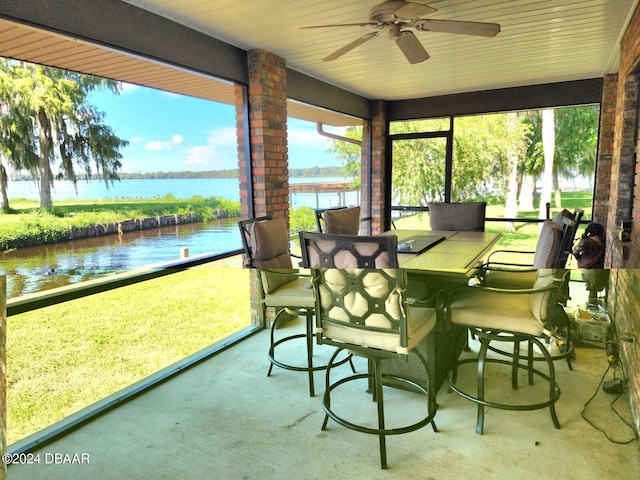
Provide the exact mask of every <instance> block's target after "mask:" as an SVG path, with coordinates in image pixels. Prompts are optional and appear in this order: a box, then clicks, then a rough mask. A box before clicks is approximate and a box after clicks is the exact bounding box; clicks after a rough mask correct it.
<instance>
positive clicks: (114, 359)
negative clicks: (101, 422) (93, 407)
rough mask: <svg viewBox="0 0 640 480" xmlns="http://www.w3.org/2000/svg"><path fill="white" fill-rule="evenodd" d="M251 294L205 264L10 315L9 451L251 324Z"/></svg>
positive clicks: (245, 280)
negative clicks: (49, 426)
mask: <svg viewBox="0 0 640 480" xmlns="http://www.w3.org/2000/svg"><path fill="white" fill-rule="evenodd" d="M249 290H250V289H249V271H248V270H244V269H241V268H230V267H211V266H202V267H196V268H192V269H190V270H187V271H184V272H180V273H176V274H173V275H169V276H165V277H161V278H158V279H155V280H151V281H148V282H144V283H142V284H137V285H132V286H128V287H124V288H119V289H116V290H112V291H109V292H105V293H100V294H96V295H92V296H88V297H84V298H82V299H78V300H74V301H70V302H66V303H63V304H60V305H54V306H50V307H46V308H43V309H40V310H36V311H33V312H30V313H24V314H20V315H15V316H11V317H9V318H8V319H7V418H8V426H7V439H8V443H13V442H15V441H17V440H19V439H21V438H23V437H25V436H26V435H29V434H31V433H34V432H36V431H38V430H40V429H42V428H44V427H46V426H48V425H50V424H52V423H54V422H56V421H58V420H61V419H63V418H65V417H66V416H69V415H70V414H72V413H74V412H76V411H78V410H80V409H82V408H84V407H86V406H88V405H90V404H91V403H94V402H96V401H98V400H100V399H102V398H104V397H106V396H108V395H110V394H111V393H114V392H116V391H118V390H121V389H122V388H124V387H126V386H128V385H131V384H133V383H135V382H136V381H138V380H141V379H143V378H145V377H147V376H149V375H151V374H153V373H154V372H157V371H159V370H161V369H162V368H164V367H166V366H168V365H170V364H172V363H175V362H176V361H178V360H181V359H183V358H185V357H187V356H188V355H190V354H192V353H194V352H197V351H198V350H201V349H202V348H204V347H206V346H208V345H211V344H212V343H214V342H216V341H218V340H221V339H222V338H224V337H226V336H228V335H230V334H232V333H234V332H236V331H238V330H240V329H242V328H244V327H246V326H248V325H249V324H250V318H251V315H250V311H249V308H250V302H249Z"/></svg>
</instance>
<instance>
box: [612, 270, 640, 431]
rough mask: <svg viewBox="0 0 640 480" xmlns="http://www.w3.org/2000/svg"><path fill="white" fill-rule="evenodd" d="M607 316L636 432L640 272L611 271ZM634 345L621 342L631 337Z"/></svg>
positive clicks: (639, 409)
mask: <svg viewBox="0 0 640 480" xmlns="http://www.w3.org/2000/svg"><path fill="white" fill-rule="evenodd" d="M608 300H609V313H610V314H611V318H612V319H613V322H614V325H615V329H616V338H617V339H618V347H619V351H620V358H621V359H622V361H623V364H624V366H625V370H626V372H627V373H628V374H629V394H630V400H631V409H632V411H633V417H634V419H635V423H636V429H637V430H638V431H640V345H637V342H638V340H640V270H638V269H613V270H611V279H610V288H609V298H608ZM634 336H635V341H634V343H629V342H626V341H624V339H625V338H629V337H634Z"/></svg>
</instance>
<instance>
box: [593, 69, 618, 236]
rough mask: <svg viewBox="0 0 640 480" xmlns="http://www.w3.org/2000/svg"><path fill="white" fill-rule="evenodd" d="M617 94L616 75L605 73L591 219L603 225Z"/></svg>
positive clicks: (609, 182) (607, 197)
mask: <svg viewBox="0 0 640 480" xmlns="http://www.w3.org/2000/svg"><path fill="white" fill-rule="evenodd" d="M617 95H618V76H617V75H607V76H606V77H605V79H604V85H603V89H602V103H601V107H600V138H599V139H598V164H597V170H596V184H595V201H594V205H593V221H594V222H597V223H601V224H603V225H606V224H607V220H608V217H609V209H610V208H611V204H610V199H611V167H612V160H613V138H614V131H615V125H616V97H617Z"/></svg>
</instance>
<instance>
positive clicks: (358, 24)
mask: <svg viewBox="0 0 640 480" xmlns="http://www.w3.org/2000/svg"><path fill="white" fill-rule="evenodd" d="M375 25H376V24H375V23H373V22H362V23H333V24H331V25H310V26H308V27H300V30H305V29H309V28H327V27H371V26H375Z"/></svg>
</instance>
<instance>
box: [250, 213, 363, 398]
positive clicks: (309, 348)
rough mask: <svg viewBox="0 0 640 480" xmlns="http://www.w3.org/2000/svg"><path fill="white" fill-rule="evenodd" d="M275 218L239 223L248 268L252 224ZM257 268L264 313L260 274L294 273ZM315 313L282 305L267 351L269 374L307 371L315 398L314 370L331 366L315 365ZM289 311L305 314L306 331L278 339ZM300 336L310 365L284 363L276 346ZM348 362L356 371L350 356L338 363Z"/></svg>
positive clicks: (296, 314) (263, 305) (276, 317)
mask: <svg viewBox="0 0 640 480" xmlns="http://www.w3.org/2000/svg"><path fill="white" fill-rule="evenodd" d="M271 219H272V217H271V216H268V215H267V216H263V217H258V218H252V219H247V220H240V221H239V222H238V227H239V228H240V236H241V238H242V245H243V247H244V251H245V262H244V263H245V265H246V267H247V268H255V267H254V266H253V263H252V262H253V260H252V258H253V257H252V251H251V246H250V244H249V238H248V237H249V236H250V233H249V230H248V226H249V225H251V224H252V223H254V222H259V221H265V220H271ZM256 270H258V275H257V278H258V290H259V292H260V310H261V312H264V309H265V308H266V307H267V305H266V303H265V300H266V297H267V294H266V292H265V288H264V285H263V282H262V275H261V274H260V272H264V273H266V274H268V275H273V276H287V277H290V276H292V275H293V274H292V273H291V272H286V273H284V272H282V271H278V270H272V269H256ZM296 275H297V276H298V277H306V278H309V280H311V276H310V275H309V274H302V273H297V274H296ZM314 312H315V309H314V308H305V307H298V306H296V305H292V306H289V307H281V308H280V309H279V310H278V311H277V313H276V315H275V317H274V318H273V321H272V322H271V327H270V332H269V338H270V342H269V351H268V354H267V356H268V358H269V370H268V371H267V376H271V373H272V371H273V367H274V365H275V366H277V367H280V368H282V369H284V370H291V371H296V372H307V375H308V377H309V396H311V397H313V396H315V381H314V372H318V371H323V370H326V369H327V365H326V364H322V365H314V364H313V349H314V348H313V344H314V337H315V334H314V332H313V316H314ZM285 314H290V315H294V316H304V317H305V332H304V333H297V334H293V335H288V336H285V337H283V338H280V339H277V340H276V333H275V330H276V326H277V325H278V321H279V319H280V318H281V317H282V316H283V315H285ZM261 315H262V317H264V313H262V314H261ZM298 339H305V342H306V365H304V366H300V365H292V364H289V363H285V362H282V361H280V360H278V359H277V358H276V347H278V346H279V345H282V344H283V343H286V342H289V341H293V340H298ZM346 362H350V363H351V368H352V369H353V371H354V372H355V367H354V366H353V363H352V361H351V357H350V356H348V357H347V358H344V359H342V360H340V361H339V362H338V364H339V365H341V364H343V363H346Z"/></svg>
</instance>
